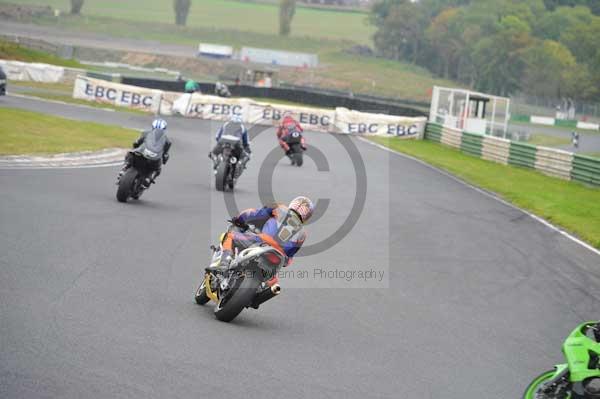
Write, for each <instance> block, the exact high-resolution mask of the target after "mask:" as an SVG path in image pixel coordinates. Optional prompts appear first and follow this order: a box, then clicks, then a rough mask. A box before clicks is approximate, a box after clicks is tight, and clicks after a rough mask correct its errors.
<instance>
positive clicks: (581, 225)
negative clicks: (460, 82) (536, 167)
mask: <svg viewBox="0 0 600 399" xmlns="http://www.w3.org/2000/svg"><path fill="white" fill-rule="evenodd" d="M372 140H373V141H374V142H376V143H379V144H382V145H384V146H386V147H389V148H391V149H393V150H396V151H398V152H402V153H405V154H408V155H411V156H414V157H415V158H419V159H422V160H423V161H425V162H428V163H430V164H431V165H434V166H437V167H439V168H441V169H444V170H446V171H448V172H450V173H452V174H454V175H456V176H458V177H460V178H461V179H464V180H465V181H467V182H469V183H471V184H474V185H476V186H478V187H481V188H483V189H486V190H489V191H493V192H495V193H497V194H498V195H500V196H501V197H502V198H504V199H505V200H507V201H509V202H511V203H513V204H515V205H516V206H518V207H520V208H523V209H527V210H528V211H530V212H532V213H534V214H536V215H538V216H540V217H542V218H544V219H546V220H548V221H550V222H552V223H555V224H557V225H559V226H561V227H563V228H564V229H566V230H568V231H571V232H573V233H574V234H576V235H577V236H579V237H580V238H582V239H583V240H585V241H587V242H588V243H590V244H591V245H593V246H594V247H596V248H599V249H600V189H599V188H593V187H588V186H585V185H583V184H580V183H578V182H571V181H564V180H559V179H555V178H552V177H548V176H545V175H543V174H541V173H538V172H535V171H533V170H530V169H524V168H518V167H514V166H506V165H501V164H497V163H493V162H489V161H485V160H482V159H479V158H475V157H472V156H469V155H466V154H463V153H461V152H460V151H458V150H455V149H453V148H449V147H445V146H442V145H440V144H437V143H433V142H430V141H415V140H401V139H397V138H386V137H373V138H372Z"/></svg>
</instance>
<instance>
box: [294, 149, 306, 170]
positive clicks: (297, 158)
mask: <svg viewBox="0 0 600 399" xmlns="http://www.w3.org/2000/svg"><path fill="white" fill-rule="evenodd" d="M294 161H295V163H296V166H298V167H300V166H302V163H303V162H304V160H303V159H302V152H297V153H295V154H294Z"/></svg>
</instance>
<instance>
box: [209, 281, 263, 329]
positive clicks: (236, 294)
mask: <svg viewBox="0 0 600 399" xmlns="http://www.w3.org/2000/svg"><path fill="white" fill-rule="evenodd" d="M241 279H243V280H242V281H241V282H239V283H236V285H237V288H236V287H232V288H231V290H232V291H233V292H230V293H229V295H227V296H226V297H225V298H222V299H221V301H219V303H218V304H217V307H216V308H215V317H216V318H217V319H219V320H221V321H225V322H230V321H231V320H233V319H235V318H236V316H237V315H239V314H240V312H241V311H242V310H244V308H245V307H246V306H249V305H250V304H251V303H252V300H253V299H254V297H255V296H256V291H257V290H258V287H259V286H260V281H259V280H257V279H255V278H252V277H242V278H241ZM238 281H239V280H238ZM238 284H239V285H238ZM224 300H225V301H224ZM223 302H224V304H223Z"/></svg>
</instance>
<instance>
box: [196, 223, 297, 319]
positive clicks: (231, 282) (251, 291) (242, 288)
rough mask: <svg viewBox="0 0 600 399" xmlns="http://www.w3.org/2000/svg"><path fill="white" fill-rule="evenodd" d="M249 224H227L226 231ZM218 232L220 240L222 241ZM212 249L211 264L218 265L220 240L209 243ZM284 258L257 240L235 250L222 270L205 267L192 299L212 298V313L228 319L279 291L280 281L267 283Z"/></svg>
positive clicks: (199, 303)
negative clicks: (229, 263)
mask: <svg viewBox="0 0 600 399" xmlns="http://www.w3.org/2000/svg"><path fill="white" fill-rule="evenodd" d="M248 229H250V230H251V231H254V230H253V229H252V228H251V227H249V226H246V227H244V228H240V227H239V226H234V225H230V227H229V230H228V231H247V230H248ZM222 237H223V236H222V235H221V240H220V242H222V241H223V239H222ZM211 249H212V251H213V256H212V261H211V266H215V265H218V264H219V263H220V261H221V256H222V253H223V247H222V244H221V245H219V246H218V247H216V246H214V245H213V246H211ZM286 262H287V257H286V256H285V255H284V254H282V253H281V252H279V251H278V250H277V249H275V248H274V247H272V246H269V245H266V244H256V245H254V246H251V247H249V248H246V249H243V250H242V251H240V252H239V253H238V252H237V251H236V253H235V254H234V259H233V260H232V262H231V265H230V267H229V269H227V271H225V272H217V271H212V270H211V269H210V268H208V269H207V270H206V273H205V275H204V279H203V281H202V283H201V284H200V286H199V287H198V289H196V293H195V300H196V303H197V304H198V305H204V304H206V303H208V302H209V301H211V300H212V301H213V302H215V304H216V306H215V310H214V313H215V317H216V318H217V319H219V320H221V321H225V322H230V321H231V320H233V319H234V318H236V317H237V315H239V314H240V312H241V311H242V310H244V309H245V308H249V307H251V308H254V309H258V307H259V306H260V305H261V304H262V303H264V302H266V301H268V300H269V299H271V298H273V297H275V296H277V295H279V293H280V292H281V288H280V286H279V284H273V285H272V286H269V285H268V284H267V282H268V281H269V280H271V279H272V278H273V277H275V276H277V273H278V272H279V270H280V269H281V267H283V265H285V264H286Z"/></svg>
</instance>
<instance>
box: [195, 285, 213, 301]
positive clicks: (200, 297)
mask: <svg viewBox="0 0 600 399" xmlns="http://www.w3.org/2000/svg"><path fill="white" fill-rule="evenodd" d="M205 282H206V279H204V280H202V284H200V286H198V289H197V290H196V295H194V298H195V299H196V303H197V304H198V305H204V304H205V303H207V302H208V301H210V298H209V297H208V295H206V285H205V284H204V283H205Z"/></svg>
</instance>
